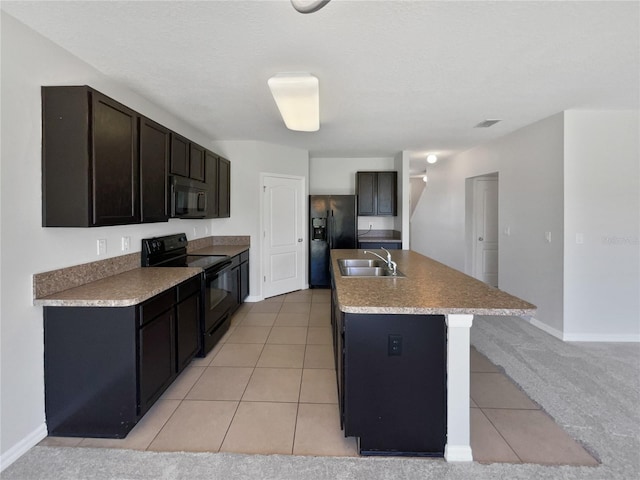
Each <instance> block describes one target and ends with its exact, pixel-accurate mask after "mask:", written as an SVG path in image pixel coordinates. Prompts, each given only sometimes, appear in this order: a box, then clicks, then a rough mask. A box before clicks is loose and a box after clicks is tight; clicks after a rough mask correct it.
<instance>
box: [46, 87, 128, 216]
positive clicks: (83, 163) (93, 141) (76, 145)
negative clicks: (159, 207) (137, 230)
mask: <svg viewBox="0 0 640 480" xmlns="http://www.w3.org/2000/svg"><path fill="white" fill-rule="evenodd" d="M42 132H43V133H42V135H43V137H42V210H43V215H42V224H43V226H45V227H92V226H105V225H123V224H128V223H138V222H139V221H140V213H139V212H140V207H139V198H140V196H139V179H138V172H139V164H138V115H137V113H136V112H134V111H133V110H131V109H129V108H127V107H125V106H124V105H122V104H120V103H118V102H116V101H115V100H112V99H111V98H109V97H106V96H105V95H102V94H101V93H99V92H97V91H95V90H93V89H91V88H90V87H87V86H73V87H42Z"/></svg>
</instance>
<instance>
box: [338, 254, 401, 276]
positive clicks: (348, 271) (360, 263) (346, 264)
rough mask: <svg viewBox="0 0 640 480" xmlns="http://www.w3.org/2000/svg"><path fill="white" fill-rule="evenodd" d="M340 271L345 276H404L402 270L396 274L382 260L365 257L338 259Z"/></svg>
mask: <svg viewBox="0 0 640 480" xmlns="http://www.w3.org/2000/svg"><path fill="white" fill-rule="evenodd" d="M338 266H339V267H340V273H341V274H342V276H343V277H396V278H397V277H404V275H403V274H402V273H400V272H396V274H395V275H393V274H392V273H391V270H389V268H388V267H387V264H386V263H384V262H383V261H381V260H368V259H364V258H362V259H361V258H341V259H339V260H338Z"/></svg>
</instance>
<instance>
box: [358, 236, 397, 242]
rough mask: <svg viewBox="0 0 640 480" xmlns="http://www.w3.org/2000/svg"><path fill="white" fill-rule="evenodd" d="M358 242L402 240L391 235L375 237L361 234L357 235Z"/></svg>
mask: <svg viewBox="0 0 640 480" xmlns="http://www.w3.org/2000/svg"><path fill="white" fill-rule="evenodd" d="M358 242H359V243H367V242H369V243H385V242H386V243H400V242H402V240H401V239H400V238H393V237H376V236H375V235H372V236H367V235H364V236H361V237H358Z"/></svg>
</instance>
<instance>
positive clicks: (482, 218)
mask: <svg viewBox="0 0 640 480" xmlns="http://www.w3.org/2000/svg"><path fill="white" fill-rule="evenodd" d="M473 232H474V243H473V245H474V247H473V276H474V277H475V278H477V279H478V280H481V281H483V282H485V283H487V284H489V285H492V286H494V287H497V286H498V240H499V237H498V178H497V177H479V178H475V179H474V181H473Z"/></svg>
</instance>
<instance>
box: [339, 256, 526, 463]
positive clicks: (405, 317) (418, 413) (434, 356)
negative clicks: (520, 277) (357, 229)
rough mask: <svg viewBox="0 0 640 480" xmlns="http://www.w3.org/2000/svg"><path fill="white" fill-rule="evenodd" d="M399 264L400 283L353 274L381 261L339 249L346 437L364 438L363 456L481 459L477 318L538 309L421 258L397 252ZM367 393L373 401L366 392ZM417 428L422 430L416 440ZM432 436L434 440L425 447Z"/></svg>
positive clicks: (361, 440)
mask: <svg viewBox="0 0 640 480" xmlns="http://www.w3.org/2000/svg"><path fill="white" fill-rule="evenodd" d="M376 253H378V254H381V255H382V256H383V257H385V256H386V255H385V254H384V252H382V251H381V250H376ZM392 256H393V260H394V261H395V262H396V263H397V268H398V272H400V274H401V275H399V276H381V277H363V276H346V275H343V274H342V272H341V270H340V268H339V265H338V261H339V260H340V259H372V260H375V259H376V258H375V257H374V256H373V255H371V254H365V253H364V251H363V250H332V251H331V270H332V303H333V309H332V323H333V327H334V348H335V351H336V372H337V376H338V391H339V397H340V407H341V421H342V423H343V426H344V428H345V435H353V436H356V437H358V438H359V445H360V450H361V453H366V454H383V455H384V454H411V455H414V454H418V455H421V454H425V455H444V457H445V459H446V460H447V461H472V459H473V457H472V452H471V446H470V429H469V420H470V419H469V378H470V372H469V348H470V344H469V333H470V328H471V324H472V321H473V315H508V316H513V315H515V316H523V315H533V314H534V313H535V309H536V307H535V306H534V305H532V304H530V303H528V302H526V301H524V300H521V299H519V298H517V297H514V296H513V295H510V294H508V293H506V292H503V291H501V290H499V289H496V288H493V287H491V286H488V285H486V284H484V283H482V282H480V281H478V280H476V279H474V278H472V277H470V276H468V275H465V274H463V273H461V272H459V271H457V270H454V269H452V268H450V267H447V266H446V265H443V264H441V263H439V262H436V261H435V260H432V259H430V258H428V257H425V256H423V255H420V254H418V253H416V252H412V251H408V250H402V251H393V252H392ZM363 389H364V390H365V391H368V393H367V394H365V395H362V394H359V393H357V392H362V391H363ZM381 399H385V400H381ZM389 404H392V406H389ZM393 405H395V407H394V406H393ZM429 409H431V410H430V411H429ZM414 425H415V427H414ZM415 429H422V430H421V431H420V432H419V433H417V434H416V432H415V431H414V430H415ZM439 429H440V430H442V434H439V433H438V431H439ZM422 432H426V433H425V434H424V435H426V437H430V438H426V440H424V441H421V437H422V436H423V433H422ZM438 444H441V445H442V446H443V448H440V447H439V446H438Z"/></svg>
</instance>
